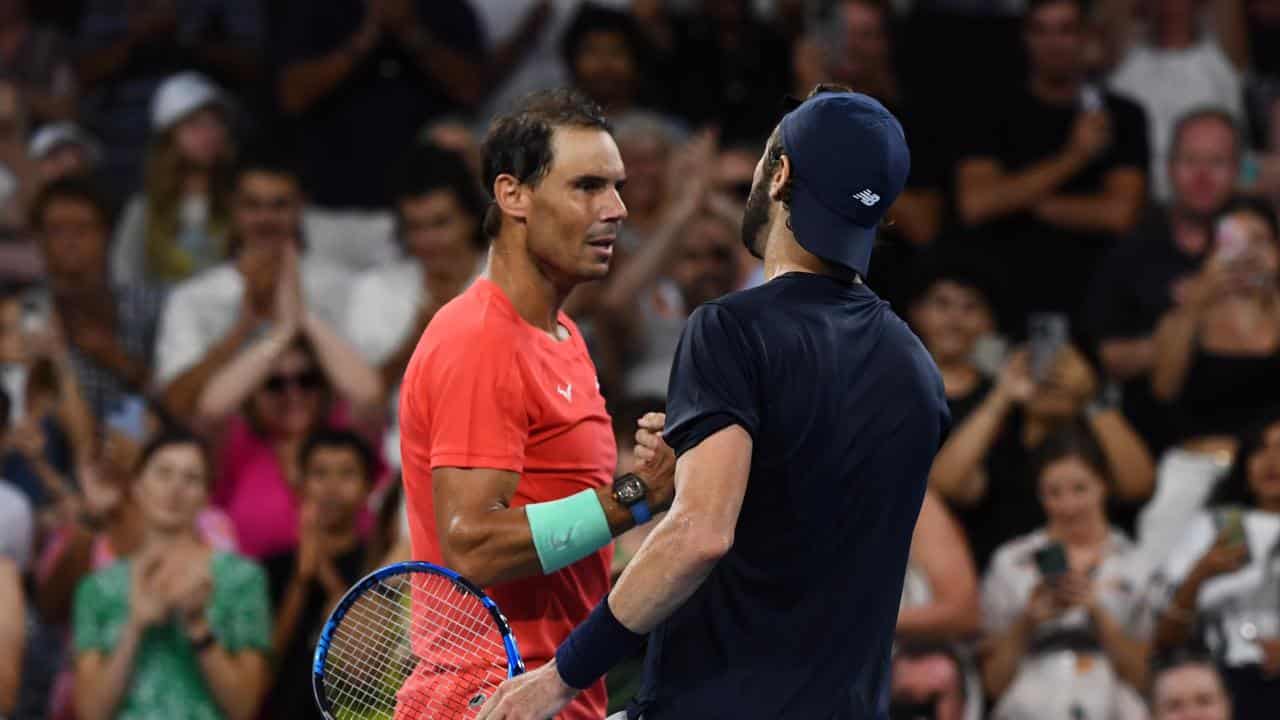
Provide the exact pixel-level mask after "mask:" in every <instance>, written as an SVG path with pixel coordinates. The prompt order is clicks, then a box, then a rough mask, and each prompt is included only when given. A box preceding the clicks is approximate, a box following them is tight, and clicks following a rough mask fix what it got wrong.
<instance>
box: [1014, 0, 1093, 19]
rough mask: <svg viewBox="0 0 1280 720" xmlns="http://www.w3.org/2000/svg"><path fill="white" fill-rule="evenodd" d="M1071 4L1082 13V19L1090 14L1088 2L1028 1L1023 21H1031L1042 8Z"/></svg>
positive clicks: (1063, 0) (1075, 0)
mask: <svg viewBox="0 0 1280 720" xmlns="http://www.w3.org/2000/svg"><path fill="white" fill-rule="evenodd" d="M1062 2H1065V3H1071V4H1072V5H1075V6H1076V9H1077V10H1079V11H1080V18H1081V19H1082V20H1083V19H1084V18H1085V17H1086V16H1088V14H1089V4H1088V2H1087V0H1027V5H1026V9H1025V10H1024V11H1023V14H1022V19H1023V20H1024V21H1025V20H1030V19H1031V16H1032V15H1034V14H1036V13H1037V12H1039V11H1040V9H1041V8H1044V7H1048V6H1049V5H1056V4H1058V3H1062Z"/></svg>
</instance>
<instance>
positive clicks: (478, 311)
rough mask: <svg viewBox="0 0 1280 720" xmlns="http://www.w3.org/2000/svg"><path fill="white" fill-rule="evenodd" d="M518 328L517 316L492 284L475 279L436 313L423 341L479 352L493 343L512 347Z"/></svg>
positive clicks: (487, 348) (428, 325) (489, 347)
mask: <svg viewBox="0 0 1280 720" xmlns="http://www.w3.org/2000/svg"><path fill="white" fill-rule="evenodd" d="M519 326H520V317H519V316H518V315H516V313H515V309H514V308H512V307H511V303H510V301H508V300H507V299H506V298H504V297H502V296H501V295H500V294H499V292H498V290H497V289H496V288H495V287H494V286H493V284H492V283H490V282H487V281H482V280H477V281H476V282H474V283H472V284H471V286H470V287H468V288H467V289H466V290H464V291H463V292H462V293H460V294H459V295H458V296H457V297H455V298H453V299H452V300H450V301H449V302H447V303H445V304H444V306H443V307H441V308H440V310H438V311H437V312H436V314H435V316H433V317H432V318H431V322H430V323H428V324H427V330H426V333H425V338H426V339H427V340H428V341H431V342H437V343H440V344H447V345H449V346H453V347H457V348H458V349H461V350H468V351H471V352H477V353H479V352H485V351H487V350H489V349H491V345H492V344H493V343H505V344H511V343H512V341H513V332H514V330H516V329H517V328H518V327H519Z"/></svg>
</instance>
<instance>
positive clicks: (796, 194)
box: [790, 176, 876, 277]
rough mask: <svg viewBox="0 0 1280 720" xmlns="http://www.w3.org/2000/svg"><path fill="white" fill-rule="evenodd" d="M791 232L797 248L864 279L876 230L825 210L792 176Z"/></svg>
mask: <svg viewBox="0 0 1280 720" xmlns="http://www.w3.org/2000/svg"><path fill="white" fill-rule="evenodd" d="M790 204H791V229H792V232H794V233H795V236H796V241H797V242H799V243H800V247H803V248H804V249H805V250H808V251H809V252H811V253H813V254H814V255H817V256H818V257H820V258H822V259H823V260H827V261H829V262H833V263H836V264H837V265H842V266H844V267H846V268H849V269H850V270H856V271H857V272H858V273H859V274H860V275H862V276H863V277H866V276H867V266H868V265H869V264H870V262H871V248H872V247H873V246H874V245H875V240H876V228H875V227H874V226H873V227H862V226H861V225H858V224H857V223H855V222H853V221H852V220H850V219H849V218H847V217H845V216H843V215H841V214H839V213H837V212H833V211H832V210H830V209H828V208H827V206H826V205H823V204H822V202H821V201H820V200H818V198H817V196H816V195H814V194H813V193H812V192H810V191H809V190H808V188H806V187H805V185H804V183H803V181H801V180H800V178H798V177H794V176H793V180H792V186H791V203H790Z"/></svg>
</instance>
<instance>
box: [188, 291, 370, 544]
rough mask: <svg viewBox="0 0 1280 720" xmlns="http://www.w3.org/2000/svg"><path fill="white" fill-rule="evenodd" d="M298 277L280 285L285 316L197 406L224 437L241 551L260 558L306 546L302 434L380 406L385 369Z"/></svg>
mask: <svg viewBox="0 0 1280 720" xmlns="http://www.w3.org/2000/svg"><path fill="white" fill-rule="evenodd" d="M285 277H290V274H289V273H285ZM294 277H296V275H295V276H294ZM289 284H290V283H288V282H287V281H285V282H282V283H281V287H280V288H279V289H278V292H280V293H281V294H282V297H284V298H285V300H284V301H282V305H283V306H286V308H287V310H286V311H285V312H282V313H280V316H281V320H279V321H277V322H275V323H274V324H273V325H272V327H271V329H270V330H268V331H267V333H266V335H265V336H264V338H262V340H260V341H259V342H256V343H254V344H253V345H252V347H251V348H249V349H248V350H246V351H243V352H241V353H240V354H239V355H237V356H236V357H235V358H233V359H232V360H231V361H230V362H229V363H227V364H226V365H225V366H223V368H222V369H221V370H219V371H218V372H217V373H216V374H215V375H214V376H213V377H212V378H211V379H210V380H209V382H208V383H207V384H206V385H205V388H204V391H203V392H202V394H201V396H200V401H199V406H198V420H199V423H200V424H201V427H203V428H205V429H207V430H209V431H211V432H212V433H213V434H215V435H217V436H218V438H219V440H220V442H219V444H218V445H217V447H219V449H220V455H219V468H220V470H221V473H220V476H219V478H218V481H217V482H216V483H215V484H214V488H213V503H214V504H215V505H216V506H218V507H221V508H223V509H224V510H226V512H227V514H228V515H229V516H230V517H231V521H232V523H233V524H234V525H235V528H236V536H237V538H238V540H239V542H240V549H241V551H242V552H243V553H244V554H246V555H248V556H250V557H253V558H258V559H262V558H266V557H269V556H271V555H275V554H277V553H281V552H287V551H289V550H292V549H293V548H294V547H296V546H297V543H298V517H299V515H298V513H299V501H298V498H297V496H296V493H295V488H296V486H297V482H296V479H297V472H298V471H297V454H298V453H297V451H298V449H299V447H300V446H301V444H302V441H303V439H304V438H306V437H307V435H308V434H310V433H311V432H312V431H313V430H315V429H317V428H319V427H322V426H326V425H327V426H329V427H346V426H349V425H350V424H351V418H353V417H355V418H369V417H376V414H377V413H378V412H379V411H380V408H378V407H377V406H376V404H373V405H370V404H369V403H368V402H367V401H366V400H364V398H370V397H374V398H376V397H379V394H378V393H369V392H367V391H366V390H365V388H369V387H378V386H379V384H380V380H379V378H378V374H377V371H376V370H374V369H373V367H371V366H370V365H368V364H366V363H365V362H364V360H363V359H362V358H361V356H360V354H359V353H358V352H357V351H356V350H355V348H353V347H352V346H351V345H350V344H349V343H347V341H346V340H344V339H343V338H342V337H341V336H339V335H338V334H337V333H336V332H335V331H334V330H333V329H332V328H330V327H329V326H328V325H327V324H326V323H324V322H323V321H320V320H318V319H316V318H315V317H314V316H313V315H312V313H311V311H310V310H309V309H307V308H305V307H303V305H302V302H301V299H300V295H299V291H298V288H297V287H292V288H290V287H286V286H287V285H289ZM293 284H295V285H296V283H293Z"/></svg>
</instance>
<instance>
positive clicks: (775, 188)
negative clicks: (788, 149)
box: [769, 154, 791, 200]
mask: <svg viewBox="0 0 1280 720" xmlns="http://www.w3.org/2000/svg"><path fill="white" fill-rule="evenodd" d="M790 179H791V158H789V157H787V156H786V155H785V154H784V155H783V156H782V158H781V160H780V162H779V163H778V169H776V170H774V171H773V177H771V178H769V197H770V198H772V199H774V200H780V199H781V198H782V189H783V188H784V187H786V186H787V181H788V180H790Z"/></svg>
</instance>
